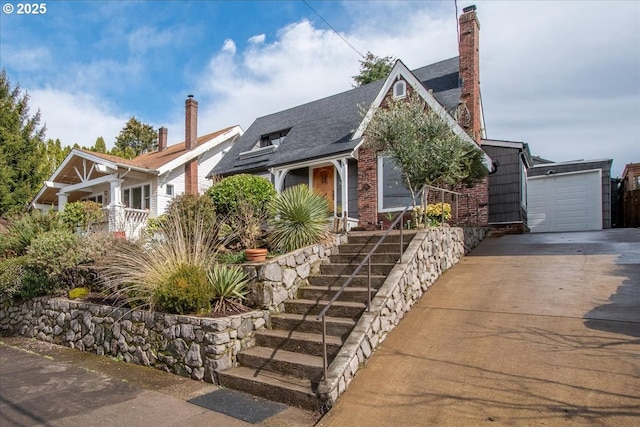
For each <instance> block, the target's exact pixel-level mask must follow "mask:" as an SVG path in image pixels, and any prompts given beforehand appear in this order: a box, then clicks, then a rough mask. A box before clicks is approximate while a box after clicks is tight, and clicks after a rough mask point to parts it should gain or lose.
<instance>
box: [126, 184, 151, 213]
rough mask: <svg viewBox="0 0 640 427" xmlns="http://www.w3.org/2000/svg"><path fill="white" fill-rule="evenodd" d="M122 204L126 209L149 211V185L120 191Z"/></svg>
mask: <svg viewBox="0 0 640 427" xmlns="http://www.w3.org/2000/svg"><path fill="white" fill-rule="evenodd" d="M122 203H124V205H125V206H126V207H128V208H133V209H150V208H151V186H150V185H149V184H146V185H141V186H139V187H131V188H127V189H125V190H123V191H122Z"/></svg>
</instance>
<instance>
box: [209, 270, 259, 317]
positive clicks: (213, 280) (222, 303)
mask: <svg viewBox="0 0 640 427" xmlns="http://www.w3.org/2000/svg"><path fill="white" fill-rule="evenodd" d="M207 278H208V279H209V286H210V288H211V291H212V295H213V306H212V309H211V311H213V312H214V313H223V312H225V311H235V312H243V311H247V310H248V309H247V308H246V307H245V306H244V305H242V301H243V300H244V299H245V298H246V296H247V293H248V290H247V282H248V281H249V279H248V277H247V275H246V274H245V272H244V270H243V269H242V267H240V266H238V265H224V264H215V265H213V267H211V269H210V270H209V273H208V275H207Z"/></svg>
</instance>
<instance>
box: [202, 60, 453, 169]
mask: <svg viewBox="0 0 640 427" xmlns="http://www.w3.org/2000/svg"><path fill="white" fill-rule="evenodd" d="M458 62H459V61H458V57H454V58H450V59H447V60H444V61H441V62H437V63H435V64H432V65H429V66H426V67H421V68H418V69H416V70H414V72H413V73H414V74H413V75H414V78H416V79H417V80H418V81H419V83H420V84H421V85H422V86H424V88H426V90H432V91H433V92H432V93H431V94H432V95H433V97H435V99H436V100H437V101H438V103H439V104H440V105H441V106H442V108H444V109H445V110H446V111H447V112H448V113H451V112H452V111H454V110H455V109H456V107H457V105H458V101H459V99H460V88H459V87H458V80H459V78H458ZM407 71H408V70H407ZM387 81H388V79H384V80H379V81H376V82H373V83H369V84H367V85H362V86H359V87H356V88H353V89H351V90H348V91H346V92H342V93H338V94H336V95H332V96H329V97H326V98H322V99H319V100H317V101H313V102H309V103H306V104H303V105H299V106H297V107H293V108H290V109H287V110H283V111H279V112H277V113H273V114H269V115H267V116H263V117H260V118H258V119H256V120H255V121H254V122H253V123H252V124H251V126H250V127H249V129H247V131H246V132H245V133H244V135H242V137H241V138H239V140H238V141H237V142H236V143H235V144H234V145H233V147H232V148H231V149H230V150H229V152H228V153H227V154H226V155H225V156H224V157H223V158H222V160H221V161H220V162H219V163H218V164H217V165H216V167H215V168H214V169H213V170H212V171H211V173H210V175H214V174H219V175H230V174H236V173H243V172H253V171H259V170H266V169H269V168H271V167H276V166H282V165H287V164H292V163H296V162H299V161H302V160H313V159H318V158H324V157H331V156H334V155H340V154H344V153H349V152H351V151H353V150H354V149H355V148H356V147H357V146H358V143H359V142H360V138H358V137H356V138H354V135H355V133H356V130H357V129H358V127H359V126H360V124H361V122H362V112H361V111H362V110H363V109H364V110H365V111H366V110H367V109H369V107H370V106H371V105H372V103H373V102H374V101H375V100H376V98H377V97H378V96H379V94H380V91H381V89H382V88H383V86H384V85H385V83H386V82H387ZM286 129H290V131H289V133H288V134H287V136H286V137H285V139H284V141H283V142H282V143H281V145H280V146H279V147H278V148H277V149H268V150H257V151H254V152H251V151H252V150H253V149H254V148H255V147H256V145H257V144H258V142H259V141H260V137H261V136H263V135H267V134H270V133H274V132H278V131H282V130H286ZM250 152H251V153H250Z"/></svg>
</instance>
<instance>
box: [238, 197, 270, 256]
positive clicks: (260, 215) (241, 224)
mask: <svg viewBox="0 0 640 427" xmlns="http://www.w3.org/2000/svg"><path fill="white" fill-rule="evenodd" d="M266 219H267V214H266V211H264V210H258V209H256V208H255V207H254V206H253V205H252V204H251V203H249V202H247V201H246V200H239V201H238V210H237V211H236V213H235V215H234V218H233V220H234V223H235V224H234V225H235V227H234V228H235V230H236V232H237V233H238V239H239V240H240V244H241V245H242V247H244V248H245V251H244V253H245V256H246V257H247V261H249V262H262V261H264V260H265V259H267V252H268V251H267V249H266V248H263V247H261V246H262V236H263V234H264V231H263V226H264V224H265V222H266Z"/></svg>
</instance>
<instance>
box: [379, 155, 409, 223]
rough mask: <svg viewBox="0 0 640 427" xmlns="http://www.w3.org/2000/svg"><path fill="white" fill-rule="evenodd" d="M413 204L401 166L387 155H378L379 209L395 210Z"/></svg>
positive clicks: (385, 210) (382, 210)
mask: <svg viewBox="0 0 640 427" xmlns="http://www.w3.org/2000/svg"><path fill="white" fill-rule="evenodd" d="M411 205H412V203H411V192H410V191H409V189H408V188H407V185H406V184H405V181H404V179H403V177H402V170H401V169H400V166H398V165H396V163H395V162H394V161H393V160H391V159H389V158H387V157H382V156H380V157H378V211H379V212H393V211H398V210H402V209H404V208H405V207H407V206H411Z"/></svg>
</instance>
